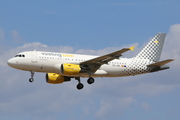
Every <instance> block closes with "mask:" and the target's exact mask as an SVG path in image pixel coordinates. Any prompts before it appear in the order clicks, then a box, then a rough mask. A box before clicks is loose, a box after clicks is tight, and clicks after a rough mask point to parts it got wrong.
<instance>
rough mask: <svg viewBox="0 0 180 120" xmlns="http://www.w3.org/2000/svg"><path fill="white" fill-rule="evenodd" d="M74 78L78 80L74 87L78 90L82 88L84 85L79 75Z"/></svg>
mask: <svg viewBox="0 0 180 120" xmlns="http://www.w3.org/2000/svg"><path fill="white" fill-rule="evenodd" d="M75 79H76V80H77V81H78V82H79V83H78V84H77V86H76V88H77V89H78V90H81V89H83V87H84V85H83V84H82V83H81V81H80V77H76V78H75Z"/></svg>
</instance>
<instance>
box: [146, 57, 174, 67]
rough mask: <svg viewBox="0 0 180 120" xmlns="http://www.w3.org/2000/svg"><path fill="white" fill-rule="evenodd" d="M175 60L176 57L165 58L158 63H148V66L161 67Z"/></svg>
mask: <svg viewBox="0 0 180 120" xmlns="http://www.w3.org/2000/svg"><path fill="white" fill-rule="evenodd" d="M172 61H174V59H168V60H164V61H160V62H157V63H153V64H150V65H147V67H161V66H163V65H165V64H167V63H169V62H172Z"/></svg>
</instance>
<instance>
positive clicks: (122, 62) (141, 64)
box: [8, 51, 153, 77]
mask: <svg viewBox="0 0 180 120" xmlns="http://www.w3.org/2000/svg"><path fill="white" fill-rule="evenodd" d="M96 57H98V56H91V55H79V54H67V53H56V52H44V51H28V52H22V53H19V54H18V55H16V56H15V57H13V58H11V59H10V60H8V65H9V66H11V67H13V68H16V69H20V70H25V71H33V72H44V73H58V74H61V70H60V66H61V64H63V63H71V64H80V63H81V62H83V61H87V60H90V59H93V58H96ZM151 63H153V62H152V61H149V60H146V59H136V58H131V59H126V58H120V59H115V60H112V61H110V62H108V63H107V64H103V65H102V66H101V67H100V68H99V69H98V70H97V71H96V72H95V73H92V74H91V76H92V77H121V76H132V75H137V74H143V73H148V72H150V69H149V68H148V67H147V65H148V64H151ZM72 77H89V74H87V73H79V74H77V75H73V76H72Z"/></svg>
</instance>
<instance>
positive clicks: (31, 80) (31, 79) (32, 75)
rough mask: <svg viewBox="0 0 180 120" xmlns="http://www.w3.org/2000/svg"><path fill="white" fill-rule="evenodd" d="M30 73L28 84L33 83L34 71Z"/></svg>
mask: <svg viewBox="0 0 180 120" xmlns="http://www.w3.org/2000/svg"><path fill="white" fill-rule="evenodd" d="M30 72H31V78H29V82H33V81H34V78H33V77H34V71H30Z"/></svg>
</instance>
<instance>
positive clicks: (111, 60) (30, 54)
mask: <svg viewBox="0 0 180 120" xmlns="http://www.w3.org/2000/svg"><path fill="white" fill-rule="evenodd" d="M165 37H166V33H157V34H156V35H155V36H154V37H153V38H152V39H151V40H150V41H149V42H148V43H147V44H146V45H145V47H144V48H143V49H142V50H141V51H140V52H139V53H138V54H137V55H136V56H135V57H132V58H129V59H128V58H121V56H122V54H123V53H125V52H127V51H129V50H132V51H134V46H132V47H130V48H123V49H121V50H118V51H115V52H112V53H109V54H106V55H103V56H92V55H80V54H69V53H57V52H45V51H36V50H34V51H25V52H21V53H18V54H17V55H16V56H15V57H13V58H11V59H9V60H8V61H7V64H8V65H9V66H10V67H12V68H15V69H19V70H24V71H30V72H31V78H30V79H29V82H33V81H34V73H35V72H43V73H46V82H47V83H50V84H60V83H63V82H67V81H70V80H71V79H72V78H74V79H75V80H77V81H78V84H77V86H76V87H77V89H78V90H81V89H82V88H83V87H84V85H83V84H82V83H81V80H80V78H81V77H83V78H88V80H87V83H88V84H92V83H94V81H95V80H94V78H96V77H124V76H135V75H139V74H145V73H152V72H157V71H160V70H165V69H169V66H167V65H166V64H167V63H169V62H172V61H173V60H174V59H167V60H163V61H159V59H160V56H161V52H162V48H163V45H164V41H165Z"/></svg>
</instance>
